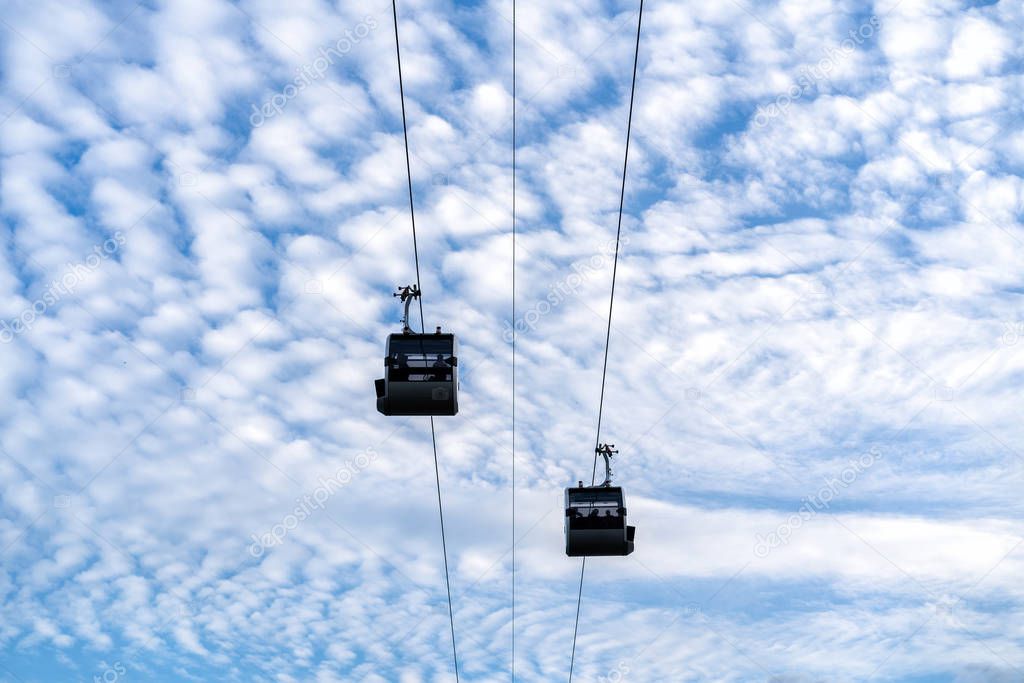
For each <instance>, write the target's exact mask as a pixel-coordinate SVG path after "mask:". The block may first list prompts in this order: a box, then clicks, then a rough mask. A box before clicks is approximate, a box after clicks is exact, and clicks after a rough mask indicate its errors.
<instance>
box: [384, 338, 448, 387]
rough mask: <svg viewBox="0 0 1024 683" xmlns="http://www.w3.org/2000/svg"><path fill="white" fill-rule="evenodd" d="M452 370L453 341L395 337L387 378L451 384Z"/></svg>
mask: <svg viewBox="0 0 1024 683" xmlns="http://www.w3.org/2000/svg"><path fill="white" fill-rule="evenodd" d="M452 367H453V361H452V340H451V338H448V339H444V338H442V339H434V338H429V337H427V338H423V337H411V338H407V339H403V338H397V339H396V338H392V341H391V348H390V355H389V357H388V369H389V376H388V377H389V379H390V380H391V381H393V382H451V381H452Z"/></svg>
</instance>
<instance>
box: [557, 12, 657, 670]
mask: <svg viewBox="0 0 1024 683" xmlns="http://www.w3.org/2000/svg"><path fill="white" fill-rule="evenodd" d="M643 19H644V0H640V10H639V13H638V14H637V20H636V46H635V47H634V50H633V80H632V84H631V85H630V89H629V116H628V118H627V120H626V150H625V153H624V154H623V156H622V188H621V190H620V191H619V220H618V225H617V227H616V229H615V258H614V260H613V262H612V290H611V296H610V297H609V298H608V327H607V329H606V331H605V335H604V365H603V367H602V368H601V398H600V399H599V401H598V406H597V439H596V441H595V446H594V467H593V470H592V472H591V475H590V485H591V486H593V485H594V482H595V481H596V480H597V453H598V449H599V447H600V444H601V419H602V417H603V416H604V389H605V383H606V380H607V377H608V346H609V342H610V341H611V336H612V308H613V307H614V305H615V280H616V276H617V275H618V269H619V240H620V238H621V236H622V209H623V206H624V204H625V201H626V167H627V165H628V163H629V139H630V134H631V132H632V130H633V100H634V97H635V95H636V71H637V63H638V62H639V59H640V27H641V25H642V23H643ZM586 571H587V558H586V557H584V558H583V563H582V565H581V566H580V588H579V594H578V595H577V596H576V623H575V625H574V626H573V631H572V654H571V655H570V658H569V683H572V672H573V666H574V665H575V663H576V636H577V634H578V633H579V626H580V606H581V605H582V602H583V576H584V574H585V572H586Z"/></svg>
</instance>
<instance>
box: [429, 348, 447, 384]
mask: <svg viewBox="0 0 1024 683" xmlns="http://www.w3.org/2000/svg"><path fill="white" fill-rule="evenodd" d="M431 367H432V368H434V372H433V375H432V377H431V379H433V381H435V382H444V381H445V380H447V379H448V362H447V361H445V359H444V354H443V353H439V354H437V360H435V361H434V364H433V365H432V366H431Z"/></svg>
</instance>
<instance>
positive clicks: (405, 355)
mask: <svg viewBox="0 0 1024 683" xmlns="http://www.w3.org/2000/svg"><path fill="white" fill-rule="evenodd" d="M395 296H399V297H401V300H402V303H404V304H405V317H404V318H402V331H401V332H399V333H396V334H392V335H389V336H388V341H387V347H386V349H385V354H384V377H382V378H381V379H378V380H376V381H375V382H374V385H375V388H376V391H377V410H378V411H380V412H381V413H383V414H384V415H455V414H456V413H458V412H459V400H458V392H459V368H458V363H459V359H458V342H457V340H456V339H455V335H454V334H450V333H447V334H446V333H442V332H441V328H440V327H438V328H437V330H436V331H435V332H432V333H427V334H422V333H416V332H413V331H412V329H411V328H410V327H409V322H408V321H409V304H410V303H411V302H412V300H413V299H415V298H418V297H419V296H420V291H419V289H418V288H417V287H416V285H411V286H408V287H400V288H399V291H398V293H397V294H395Z"/></svg>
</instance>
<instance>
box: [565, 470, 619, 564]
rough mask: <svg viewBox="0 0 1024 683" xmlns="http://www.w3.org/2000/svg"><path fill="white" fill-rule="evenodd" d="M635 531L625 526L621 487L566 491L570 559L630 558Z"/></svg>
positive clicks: (566, 551) (566, 520)
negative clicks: (602, 556) (621, 556)
mask: <svg viewBox="0 0 1024 683" xmlns="http://www.w3.org/2000/svg"><path fill="white" fill-rule="evenodd" d="M635 532H636V529H635V527H631V526H629V525H628V524H626V506H625V502H624V500H623V496H622V488H621V487H619V486H581V487H576V488H568V489H566V490H565V554H566V555H568V556H569V557H591V556H597V555H629V554H630V553H631V552H633V535H634V533H635Z"/></svg>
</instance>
